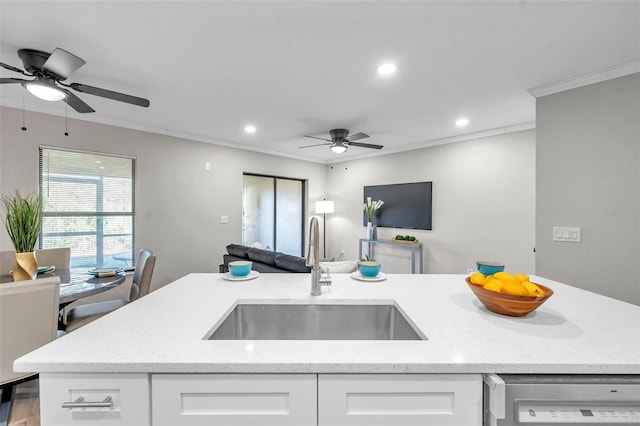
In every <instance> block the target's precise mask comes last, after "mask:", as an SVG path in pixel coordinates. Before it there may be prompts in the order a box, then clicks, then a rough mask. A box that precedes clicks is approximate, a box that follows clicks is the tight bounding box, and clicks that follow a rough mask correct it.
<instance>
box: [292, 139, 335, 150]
mask: <svg viewBox="0 0 640 426" xmlns="http://www.w3.org/2000/svg"><path fill="white" fill-rule="evenodd" d="M314 139H320V138H314ZM326 145H333V143H331V142H329V143H317V144H314V145H305V146H299V147H298V148H311V147H313V146H326Z"/></svg>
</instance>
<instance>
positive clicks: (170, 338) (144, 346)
mask: <svg viewBox="0 0 640 426" xmlns="http://www.w3.org/2000/svg"><path fill="white" fill-rule="evenodd" d="M464 278H465V276H464V275H387V279H386V280H384V281H379V282H363V281H358V280H354V279H353V278H352V277H350V275H348V274H344V275H343V274H337V275H333V284H332V286H331V287H323V294H322V295H321V296H317V297H313V296H310V295H309V291H310V278H309V275H307V274H261V275H260V276H259V277H258V278H256V279H253V280H248V281H227V280H224V279H223V277H222V275H221V274H190V275H187V276H185V277H183V278H181V279H179V280H177V281H176V282H174V283H171V284H169V285H167V286H165V287H163V288H161V289H159V290H157V291H155V292H153V293H151V294H149V295H148V296H145V297H144V298H142V299H140V300H138V301H136V302H134V303H132V304H130V305H127V306H125V307H124V308H122V309H120V310H118V311H116V312H114V313H113V314H110V315H108V316H107V317H105V318H102V319H100V320H97V321H95V322H93V323H91V324H89V325H87V326H85V327H83V328H81V329H78V330H76V331H74V332H72V333H70V334H68V335H66V336H64V337H63V338H61V339H58V340H57V341H55V342H52V343H50V344H48V345H46V346H45V347H43V348H40V349H38V350H36V351H34V352H32V353H30V354H28V355H25V356H24V357H22V358H20V359H19V360H17V361H16V363H15V369H16V370H18V371H38V372H40V373H41V376H40V377H41V404H42V408H41V410H42V416H43V423H42V424H43V425H45V426H46V425H48V424H93V423H91V421H92V420H93V419H94V418H97V417H95V416H99V418H101V421H105V419H106V420H109V421H111V423H103V424H141V425H142V424H151V423H153V424H215V423H206V422H203V423H199V421H200V420H198V419H200V418H204V419H206V418H207V413H209V414H211V413H213V414H211V415H213V416H217V417H216V418H219V419H222V418H225V420H224V421H225V422H227V423H223V424H281V425H282V424H298V425H302V424H340V422H341V420H332V419H334V417H331V416H333V415H334V414H324V413H323V412H322V409H321V408H319V407H316V409H317V410H318V411H317V413H316V412H315V411H314V412H313V413H312V414H313V415H310V414H309V413H308V411H312V410H307V409H304V408H302V409H300V410H298V411H296V409H295V407H294V405H295V404H298V403H301V404H307V405H308V404H318V405H322V404H321V401H322V398H321V396H322V395H329V396H331V395H336V394H339V393H340V390H339V389H336V386H337V387H338V388H339V387H340V383H338V382H340V381H341V380H344V379H345V378H346V379H353V380H347V381H348V382H349V381H351V382H353V383H356V382H357V383H356V384H355V385H354V386H355V388H354V389H352V390H351V391H347V392H343V393H344V395H352V397H351V399H350V400H349V401H350V402H347V404H352V405H353V406H354V407H358V408H356V409H355V412H356V413H358V412H360V413H361V416H360V417H358V415H355V417H354V416H351V417H350V418H352V419H353V418H361V419H365V418H367V416H366V415H365V413H366V412H367V410H369V409H370V406H371V405H374V406H378V407H380V406H382V407H385V405H384V404H386V403H387V402H388V401H381V400H380V397H379V396H380V395H383V394H386V395H390V394H391V393H393V392H394V390H393V389H396V388H398V389H402V386H401V384H399V383H401V382H403V379H406V380H404V381H405V382H407V383H409V384H408V388H407V389H406V390H401V391H400V393H399V394H403V395H409V394H412V395H414V396H415V395H427V394H428V395H439V396H438V398H440V400H441V402H442V403H443V404H445V405H446V404H450V403H451V401H452V399H451V398H452V395H456V394H457V393H458V392H459V396H457V397H460V398H463V399H464V400H466V401H468V406H469V407H470V408H469V411H470V413H466V414H465V413H461V415H462V416H463V417H461V418H456V416H449V417H450V418H455V419H454V420H453V421H452V422H450V423H438V424H465V422H467V421H469V420H465V419H471V418H474V419H477V420H473V421H469V423H466V424H469V425H472V424H478V425H479V424H481V409H482V408H481V400H480V401H479V400H478V395H480V398H481V393H482V374H483V373H521V374H554V373H557V374H611V375H617V374H640V332H639V330H640V307H638V306H635V305H631V304H628V303H624V302H620V301H617V300H614V299H610V298H607V297H604V296H600V295H597V294H594V293H590V292H586V291H583V290H580V289H577V288H574V287H571V286H568V285H564V284H561V283H557V282H553V281H550V280H546V279H544V278H541V277H532V278H531V280H532V281H534V282H538V283H541V284H544V285H546V286H547V287H550V288H551V289H553V290H554V295H553V296H552V297H551V298H550V299H549V300H548V301H547V302H546V303H545V304H543V305H542V306H541V307H540V308H539V309H538V310H536V311H535V312H533V313H532V314H529V315H528V316H525V317H520V318H515V317H505V316H500V315H497V314H494V313H492V312H489V311H488V310H487V309H486V308H485V307H484V306H483V305H482V304H481V303H480V302H479V301H478V300H477V299H476V298H475V296H474V295H473V293H472V292H471V291H470V289H469V288H468V287H467V284H466V283H465V280H464ZM238 302H263V303H264V302H269V303H276V302H277V303H283V304H287V303H312V304H313V303H327V304H328V303H331V304H367V303H372V304H379V303H392V304H395V305H396V306H398V307H399V308H400V309H401V310H402V311H403V312H404V313H405V315H406V316H407V317H408V318H409V319H410V320H411V321H412V323H413V324H414V325H415V327H417V328H418V329H419V330H420V331H421V332H422V333H423V334H424V335H425V336H426V338H427V339H426V340H393V341H380V340H352V341H351V340H349V341H345V340H322V341H315V340H251V341H247V340H204V338H205V336H208V335H210V334H211V331H212V330H213V328H214V326H215V325H216V324H217V323H219V322H220V321H221V320H222V319H223V318H224V317H225V315H226V314H227V313H228V312H229V311H230V310H231V309H232V308H233V307H234V306H235V305H236V304H237V303H238ZM376 378H380V380H376ZM217 379H220V380H221V382H220V383H221V385H220V386H222V387H221V388H218V387H216V386H213V387H210V385H211V383H212V382H215V381H216V380H217ZM325 379H326V383H327V388H326V389H327V390H326V391H324V390H323V385H322V383H324V380H325ZM423 379H429V380H432V382H429V383H431V384H433V386H435V387H434V389H435V390H433V389H431V390H430V389H426V390H424V389H422V388H421V387H420V386H422V384H423V383H425V380H423ZM363 380H364V381H363ZM412 380H414V381H415V382H411V381H412ZM457 380H459V381H460V383H457V382H456V381H457ZM385 381H387V382H388V383H385ZM427 381H428V380H427ZM256 383H261V385H260V386H262V384H264V386H265V388H264V389H262V388H260V389H262V390H260V389H259V390H257V391H253V394H252V395H253V397H251V398H249V399H252V401H248V400H244V401H245V402H247V403H248V404H251V403H252V402H256V400H257V399H260V398H259V396H260V395H263V396H264V395H270V398H271V399H270V400H269V401H268V402H265V401H261V402H260V403H258V404H257V406H260V407H262V408H260V409H257V408H256V410H258V411H255V412H253V415H254V416H255V415H257V414H256V413H262V414H261V416H262V417H264V413H271V415H267V417H266V418H267V419H272V420H265V419H263V418H261V420H260V421H257V422H255V423H251V422H250V421H247V422H243V421H242V420H239V421H237V422H235V423H232V422H231V421H230V420H227V417H230V416H231V417H232V416H233V413H240V412H242V411H243V407H241V406H238V407H235V406H234V405H233V404H236V403H238V404H241V402H238V401H233V402H230V401H231V399H233V398H231V397H230V395H240V394H243V392H245V391H246V389H251V388H252V386H256ZM269 383H273V387H270V386H269ZM336 383H338V384H336ZM447 383H453V384H454V387H453V388H447ZM457 385H459V386H457ZM246 386H248V388H247V387H246ZM280 386H284V388H279V387H280ZM398 386H399V387H398ZM414 386H417V387H416V388H415V389H414ZM429 386H431V385H429ZM438 386H444V387H445V388H443V389H441V390H437V389H438ZM289 387H291V389H298V390H297V391H292V390H289ZM89 388H91V389H92V392H93V396H94V397H95V398H98V399H103V397H105V395H106V396H113V398H112V400H113V401H114V403H113V406H112V408H111V411H107V409H104V408H95V409H92V408H72V409H61V408H60V401H63V402H68V401H69V400H71V401H74V400H76V399H77V398H76V395H80V393H82V392H81V391H82V390H87V389H89ZM224 389H230V391H228V393H227V394H226V397H225V399H224V401H226V402H224V403H223V402H221V401H220V400H217V399H216V398H214V397H206V396H205V395H218V396H220V395H222V394H223V393H224V392H226V391H224ZM243 389H245V390H243ZM315 389H317V390H315ZM367 389H373V390H376V389H377V390H376V391H375V392H373V393H374V394H376V395H378V397H376V398H374V397H373V396H370V398H369V399H367V398H365V397H362V398H359V399H358V398H356V397H353V395H361V396H362V395H364V394H365V393H366V392H365V391H366V390H367ZM110 390H114V391H113V392H112V393H113V395H112V394H110V393H109V391H110ZM116 390H117V392H116ZM314 390H315V391H314ZM312 391H313V393H312V394H309V392H312ZM315 392H317V394H316V393H315ZM185 395H191V396H192V397H189V398H187V397H185ZM283 395H289V396H290V398H289V397H285V396H283ZM443 395H444V396H443ZM447 395H449V396H447ZM82 396H84V395H82ZM95 398H94V399H95ZM288 398H289V399H288ZM332 398H333V397H332ZM132 399H134V400H135V403H134V402H133V401H131V402H130V400H132ZM427 399H428V398H427ZM209 404H211V405H209ZM229 404H231V407H232V408H228V407H229ZM261 404H263V405H261ZM265 404H266V405H265ZM336 404H337V402H336V401H333V402H332V403H330V404H325V405H333V406H335V405H336ZM358 404H362V405H358ZM381 404H382V405H381ZM390 404H391V403H390ZM403 404H409V405H411V402H406V401H404V402H401V403H400V406H403ZM434 404H436V406H438V404H439V402H437V401H436V402H434ZM338 405H339V404H338ZM140 406H142V407H144V409H143V410H139V409H138V411H141V412H138V413H135V415H134V414H132V413H133V411H136V407H140ZM303 406H304V405H303ZM314 406H315V405H314ZM114 407H115V408H114ZM221 407H222V408H221ZM224 407H227V408H224ZM233 407H235V408H233ZM269 407H272V408H273V407H276V408H277V407H281V408H277V409H276V408H273V410H272V411H270V410H271V408H269ZM282 407H287V408H282ZM368 407H369V408H368ZM438 407H439V406H438ZM116 408H117V409H116ZM223 408H224V409H223ZM409 408H410V407H407V406H405V408H404V409H405V410H406V409H409ZM438 409H440V408H438ZM171 410H174V411H175V410H178V411H180V410H181V413H182V414H181V415H184V416H186V417H179V416H178V414H177V413H173V414H172V413H171V412H169V411H171ZM278 410H280V411H278ZM287 410H289V411H287ZM294 411H295V413H294V414H296V415H298V414H299V415H300V416H301V417H293V419H294V420H292V421H291V422H288V423H287V422H286V421H285V420H283V419H282V418H281V417H282V416H284V415H285V414H286V413H287V412H290V413H293V412H294ZM382 411H384V412H386V413H387V414H388V412H390V411H393V407H391V406H386V408H384V409H383V410H382ZM434 411H437V410H434ZM96 413H97V414H96ZM225 413H226V414H225ZM278 413H280V414H278ZM174 414H175V415H176V416H178V417H171V416H172V415H174ZM250 414H251V413H250ZM369 414H370V413H369ZM387 414H384V413H382V414H381V416H382V417H384V415H387ZM336 415H337V414H336ZM425 415H426V414H425ZM465 415H466V416H467V417H464V416H465ZM64 416H66V417H64ZM131 416H133V417H131ZM220 416H222V417H220ZM285 417H286V416H285ZM382 417H380V418H382ZM404 417H405V418H409V417H411V416H410V415H407V416H404ZM178 418H179V419H180V420H179V423H175V422H177V421H178V420H176V419H178ZM185 418H188V419H189V421H190V422H191V423H184V421H185V420H184V419H185ZM59 419H62V420H59ZM172 419H173V420H172ZM317 419H319V420H317ZM323 419H327V421H326V422H323V421H322V420H323ZM254 420H255V419H254ZM72 421H73V422H72ZM207 421H209V422H211V420H210V419H209V420H207ZM270 421H272V422H273V423H270ZM439 421H440V420H439ZM65 422H67V423H65ZM84 422H86V423H84ZM316 422H318V423H316ZM345 424H346V423H345ZM351 424H394V423H393V422H391V423H384V422H382V421H381V422H380V423H372V422H371V420H370V418H369V419H368V420H366V421H364V422H363V423H351ZM396 424H398V425H399V424H400V423H396ZM406 424H417V423H406Z"/></svg>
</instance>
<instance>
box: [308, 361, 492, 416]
mask: <svg viewBox="0 0 640 426" xmlns="http://www.w3.org/2000/svg"><path fill="white" fill-rule="evenodd" d="M318 419H319V422H318V425H319V426H338V425H340V426H356V425H358V426H360V425H363V426H364V425H366V426H404V425H420V426H426V425H437V426H454V425H456V426H457V425H459V426H480V425H481V424H482V376H481V375H479V374H478V375H476V374H320V375H319V376H318Z"/></svg>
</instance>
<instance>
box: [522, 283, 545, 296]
mask: <svg viewBox="0 0 640 426" xmlns="http://www.w3.org/2000/svg"><path fill="white" fill-rule="evenodd" d="M521 284H522V285H523V286H524V288H526V289H527V291H528V292H529V296H544V291H543V290H542V289H541V288H540V287H538V286H537V285H536V284H534V283H532V282H529V281H524V282H522V283H521Z"/></svg>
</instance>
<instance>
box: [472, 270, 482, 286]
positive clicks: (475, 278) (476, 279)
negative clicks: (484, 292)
mask: <svg viewBox="0 0 640 426" xmlns="http://www.w3.org/2000/svg"><path fill="white" fill-rule="evenodd" d="M469 281H471V284H475V285H484V275H482V274H481V273H480V272H474V273H473V274H471V276H470V277H469Z"/></svg>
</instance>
